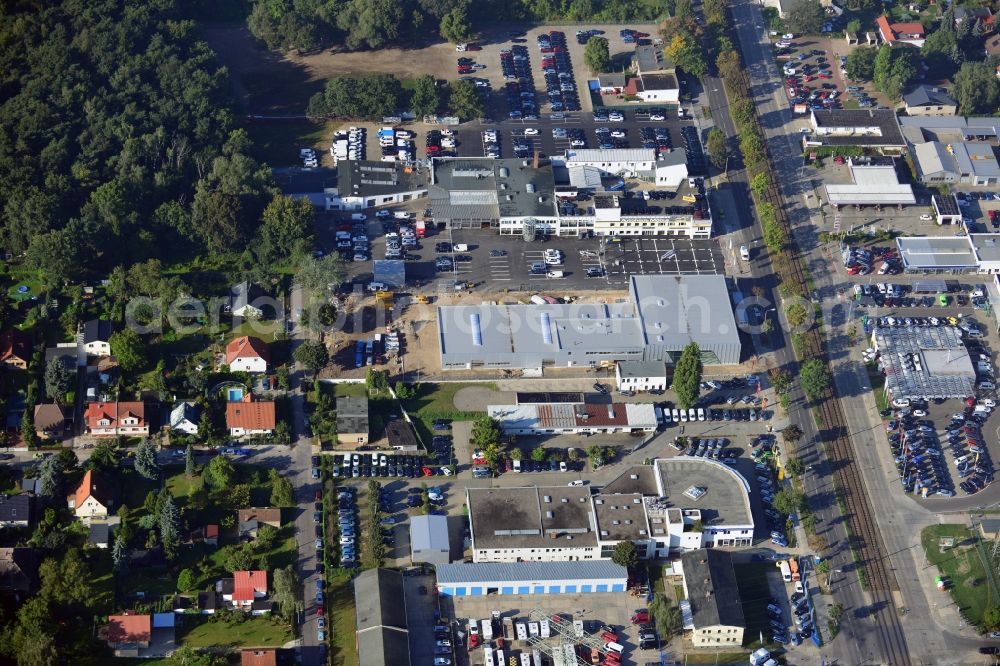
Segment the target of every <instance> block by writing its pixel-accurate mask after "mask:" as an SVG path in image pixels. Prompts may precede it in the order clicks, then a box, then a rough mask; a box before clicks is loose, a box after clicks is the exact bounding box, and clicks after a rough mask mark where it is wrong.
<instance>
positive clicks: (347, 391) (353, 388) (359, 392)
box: [333, 384, 368, 398]
mask: <svg viewBox="0 0 1000 666" xmlns="http://www.w3.org/2000/svg"><path fill="white" fill-rule="evenodd" d="M333 394H334V395H335V396H336V397H338V398H350V397H361V396H366V395H368V387H367V386H366V385H365V384H334V385H333Z"/></svg>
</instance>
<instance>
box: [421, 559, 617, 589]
mask: <svg viewBox="0 0 1000 666" xmlns="http://www.w3.org/2000/svg"><path fill="white" fill-rule="evenodd" d="M435 569H436V571H437V580H438V583H448V584H452V585H454V584H458V583H495V582H511V583H515V582H520V581H543V580H549V581H558V580H578V579H579V580H601V579H605V580H625V579H627V578H628V571H627V570H626V569H625V567H623V566H621V565H618V564H615V563H614V562H612V561H611V560H583V561H580V562H517V563H513V564H508V563H504V562H480V563H475V564H467V563H460V564H459V563H456V564H439V565H437V567H436V568H435Z"/></svg>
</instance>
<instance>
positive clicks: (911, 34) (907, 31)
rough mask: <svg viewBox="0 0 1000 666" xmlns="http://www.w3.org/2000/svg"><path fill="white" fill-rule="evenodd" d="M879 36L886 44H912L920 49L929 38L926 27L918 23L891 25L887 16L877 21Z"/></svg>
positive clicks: (880, 17)
mask: <svg viewBox="0 0 1000 666" xmlns="http://www.w3.org/2000/svg"><path fill="white" fill-rule="evenodd" d="M875 24H876V25H877V26H878V32H879V35H881V37H882V41H883V42H885V43H886V44H898V43H902V44H910V45H912V46H916V47H917V48H918V49H919V48H920V47H921V46H923V45H924V40H925V39H926V37H927V34H926V32H925V31H924V26H923V25H921V24H920V23H917V22H909V23H889V19H888V17H886V16H879V17H878V18H877V19H875Z"/></svg>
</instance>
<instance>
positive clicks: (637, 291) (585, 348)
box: [437, 275, 741, 370]
mask: <svg viewBox="0 0 1000 666" xmlns="http://www.w3.org/2000/svg"><path fill="white" fill-rule="evenodd" d="M437 313H438V342H439V349H440V352H441V367H442V369H444V370H457V369H474V368H522V369H542V368H545V367H574V366H584V367H587V366H598V365H601V364H603V363H609V362H613V361H664V362H666V363H674V362H675V361H676V359H677V358H678V357H679V356H680V353H681V352H682V351H683V350H684V347H686V346H687V345H688V344H689V343H690V342H691V341H692V340H695V341H697V342H698V344H699V346H700V347H701V351H702V355H703V362H704V363H705V364H737V363H739V361H740V351H741V347H740V336H739V330H738V328H737V326H736V320H735V317H734V316H733V310H732V307H731V306H730V299H729V289H728V287H727V286H726V281H725V278H724V277H723V276H721V275H698V276H694V275H633V276H631V278H630V280H629V300H628V302H624V303H571V304H546V305H475V306H467V305H456V306H442V307H439V308H438V310H437Z"/></svg>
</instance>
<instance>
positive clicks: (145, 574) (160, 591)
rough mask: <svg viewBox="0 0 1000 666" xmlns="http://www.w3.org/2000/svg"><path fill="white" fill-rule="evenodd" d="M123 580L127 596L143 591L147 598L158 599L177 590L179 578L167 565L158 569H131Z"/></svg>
mask: <svg viewBox="0 0 1000 666" xmlns="http://www.w3.org/2000/svg"><path fill="white" fill-rule="evenodd" d="M121 582H122V593H123V594H124V595H125V596H126V597H131V596H132V595H134V594H138V593H139V592H142V593H143V594H144V595H145V597H146V598H147V599H152V600H156V599H158V598H159V597H162V596H164V595H167V594H173V593H174V592H176V591H177V579H176V577H175V576H174V575H173V574H171V573H170V570H169V569H167V568H166V567H162V568H161V569H159V570H158V571H129V573H128V575H127V576H124V577H123V578H122V581H121Z"/></svg>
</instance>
